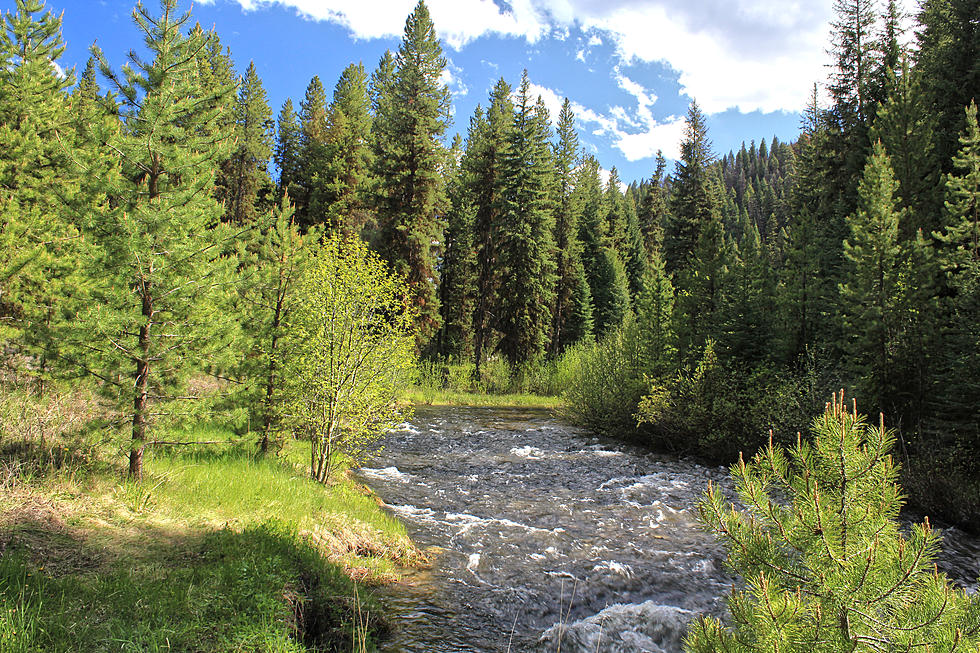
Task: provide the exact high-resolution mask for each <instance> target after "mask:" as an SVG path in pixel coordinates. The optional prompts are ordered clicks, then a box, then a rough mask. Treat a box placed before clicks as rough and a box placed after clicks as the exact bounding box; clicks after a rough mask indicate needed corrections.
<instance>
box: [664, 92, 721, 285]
mask: <svg viewBox="0 0 980 653" xmlns="http://www.w3.org/2000/svg"><path fill="white" fill-rule="evenodd" d="M713 161H714V155H713V154H712V153H711V141H710V140H708V128H707V125H706V124H705V117H704V114H703V113H701V109H700V108H699V107H698V105H697V103H696V102H691V106H690V108H689V109H688V112H687V125H686V126H685V128H684V141H683V142H682V143H681V160H680V161H678V162H677V170H676V171H675V172H674V183H673V187H672V190H673V196H672V197H671V202H670V221H669V222H668V224H667V229H666V231H665V234H664V263H665V264H666V266H667V271H668V272H671V273H673V272H675V271H677V270H680V269H683V268H685V267H687V265H688V263H689V262H690V260H691V257H692V255H693V253H694V248H695V246H696V245H697V242H698V236H699V234H700V233H701V230H702V228H703V226H704V225H705V224H706V223H707V222H708V220H709V219H710V217H711V215H712V213H713V212H714V211H715V210H716V209H715V203H714V202H715V198H714V197H713V196H712V193H711V190H710V181H709V174H710V173H709V166H710V165H711V163H712V162H713Z"/></svg>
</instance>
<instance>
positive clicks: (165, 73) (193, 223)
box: [75, 0, 234, 478]
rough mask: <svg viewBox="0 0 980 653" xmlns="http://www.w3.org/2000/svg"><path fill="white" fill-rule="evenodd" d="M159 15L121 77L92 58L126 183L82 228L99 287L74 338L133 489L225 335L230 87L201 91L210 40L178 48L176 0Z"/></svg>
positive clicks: (195, 39)
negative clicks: (109, 405)
mask: <svg viewBox="0 0 980 653" xmlns="http://www.w3.org/2000/svg"><path fill="white" fill-rule="evenodd" d="M160 5H161V7H160V11H161V15H160V16H159V17H154V16H152V15H151V14H150V13H149V12H148V11H147V10H146V9H145V8H144V7H143V6H142V5H138V6H137V8H136V9H135V10H134V12H133V17H134V20H135V22H136V25H137V27H138V28H139V29H140V30H141V31H142V32H143V34H144V35H145V42H146V46H147V49H148V50H149V51H150V53H151V54H152V58H150V59H148V60H143V59H140V58H137V57H136V56H135V55H133V56H132V57H131V62H130V66H129V67H127V68H125V69H124V72H125V76H124V77H120V76H119V75H118V74H117V73H115V72H114V71H113V70H112V69H111V68H110V66H109V65H108V63H107V62H106V59H105V56H104V55H103V54H102V53H101V51H98V50H96V56H97V58H98V60H99V63H100V67H101V69H102V73H103V74H104V75H105V76H106V77H108V78H109V80H110V81H111V82H112V84H113V85H114V86H115V88H116V89H117V90H118V92H119V96H120V98H121V100H122V112H123V116H124V119H125V129H124V130H123V131H122V133H120V134H119V136H118V138H117V139H116V141H115V142H114V143H112V151H114V152H116V153H118V157H119V159H120V162H121V164H122V166H123V171H124V174H123V176H122V178H121V179H120V180H119V181H118V182H117V183H116V184H115V186H114V187H112V188H110V194H111V196H112V205H111V208H110V210H108V211H107V212H106V214H105V215H101V216H97V217H96V219H94V220H93V221H92V222H91V223H90V224H88V225H87V226H86V231H87V236H88V237H89V238H91V240H92V242H93V243H94V244H95V245H96V246H97V253H96V255H95V256H94V258H93V259H92V260H90V261H86V264H88V265H91V269H92V271H93V273H94V274H97V277H96V278H97V279H98V280H99V287H98V288H96V289H95V290H93V293H92V294H93V301H92V302H91V304H90V306H89V309H88V310H87V311H86V312H85V313H83V314H81V315H79V319H78V323H77V325H76V326H77V327H78V330H77V332H76V333H75V336H76V340H75V342H76V343H78V344H79V345H80V346H79V347H78V348H77V349H76V354H77V355H78V362H79V363H80V364H81V365H82V366H83V367H84V369H86V370H88V371H90V372H92V373H93V374H95V375H96V376H97V377H98V378H99V379H101V380H102V382H103V387H104V389H105V391H106V392H108V393H110V395H111V396H112V397H113V398H115V399H116V401H117V405H118V409H119V410H120V412H122V413H123V414H128V415H130V417H131V421H132V444H131V447H130V457H129V473H130V476H132V477H134V478H140V477H141V475H142V462H143V450H144V446H145V443H146V440H147V436H148V427H150V426H152V424H154V423H156V422H161V421H164V420H165V419H166V416H168V415H169V416H176V415H177V407H178V405H179V404H181V403H182V399H181V398H182V397H186V392H185V391H183V390H182V387H183V385H184V382H185V381H186V378H187V374H188V373H189V372H192V371H198V370H202V369H205V368H206V367H207V365H208V362H209V361H211V360H214V357H216V356H217V355H218V354H219V353H223V352H227V350H228V348H227V342H228V336H227V334H228V331H229V327H230V325H229V320H228V317H227V311H225V310H223V309H224V307H223V306H222V304H223V303H224V302H223V301H222V296H223V289H224V288H226V287H227V286H228V285H229V280H228V276H229V275H230V273H231V268H232V267H233V266H232V263H233V260H232V259H230V258H228V257H225V256H222V252H223V251H224V250H225V249H226V248H223V247H221V242H220V241H219V239H220V238H221V237H222V234H223V228H222V225H221V223H220V217H221V214H222V210H221V207H220V205H219V204H218V203H217V202H215V201H214V200H213V199H212V198H211V196H210V190H211V188H212V186H213V183H214V176H215V170H216V168H217V165H218V164H219V162H220V161H222V160H223V159H224V158H225V156H226V152H227V149H228V145H227V144H228V143H229V141H230V139H231V133H230V129H229V131H228V132H226V133H223V134H222V133H220V132H218V131H217V129H218V126H219V125H221V124H227V125H228V126H229V127H230V122H226V120H225V116H223V115H222V108H223V107H225V106H227V98H229V97H230V96H231V94H232V91H233V88H234V87H233V86H232V85H227V86H218V87H214V86H211V85H209V86H208V87H204V86H202V82H203V81H204V79H203V78H202V73H201V71H202V68H201V66H200V64H199V61H198V59H197V56H199V54H200V53H201V52H206V46H207V39H208V38H210V37H209V36H207V35H205V34H203V33H199V32H192V33H191V34H190V35H189V36H184V35H183V34H184V30H185V27H186V25H187V22H188V20H189V18H190V16H189V14H180V13H179V12H178V10H177V2H176V0H161V3H160ZM216 138H217V139H218V140H217V142H216V140H215V139H216ZM96 271H97V272H96Z"/></svg>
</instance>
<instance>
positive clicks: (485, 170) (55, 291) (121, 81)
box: [0, 0, 980, 525]
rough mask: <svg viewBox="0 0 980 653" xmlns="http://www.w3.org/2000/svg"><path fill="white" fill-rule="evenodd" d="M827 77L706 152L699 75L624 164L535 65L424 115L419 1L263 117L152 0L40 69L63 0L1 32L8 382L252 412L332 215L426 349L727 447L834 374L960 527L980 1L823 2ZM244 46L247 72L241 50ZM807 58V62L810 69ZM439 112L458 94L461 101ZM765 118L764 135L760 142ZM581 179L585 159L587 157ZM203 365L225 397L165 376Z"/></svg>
mask: <svg viewBox="0 0 980 653" xmlns="http://www.w3.org/2000/svg"><path fill="white" fill-rule="evenodd" d="M835 13H836V22H835V23H834V27H833V33H832V35H831V42H830V44H829V51H830V53H831V55H832V58H833V67H832V70H831V74H830V82H829V84H828V86H827V87H826V88H821V87H819V86H817V85H815V87H814V93H813V101H812V103H811V106H810V107H809V108H808V109H807V111H806V113H805V114H804V115H803V116H802V118H801V133H800V137H799V139H798V141H796V142H795V143H784V142H780V141H779V140H777V139H775V138H769V137H766V135H764V134H758V135H752V134H747V135H746V140H747V141H748V145H743V147H742V148H741V149H740V150H739V151H738V152H731V153H728V154H722V153H719V152H716V151H715V150H714V149H713V147H712V143H711V138H710V134H709V133H708V130H707V126H706V118H705V115H704V114H703V113H702V111H701V110H700V109H699V107H698V105H697V103H696V102H693V101H692V102H691V104H690V108H689V111H688V114H687V125H686V131H685V134H684V140H683V142H682V144H681V156H680V160H678V161H676V162H674V163H668V162H667V161H666V160H665V159H664V158H663V157H662V156H661V157H659V158H658V162H657V165H656V166H655V168H654V169H653V170H651V171H650V176H649V177H648V178H646V179H643V180H636V181H631V180H621V179H620V178H619V175H618V173H617V171H616V169H615V168H613V169H612V170H611V171H609V172H608V176H606V173H605V172H604V171H603V168H602V165H601V162H599V161H597V160H596V159H595V158H594V157H592V156H591V155H588V154H586V153H585V152H584V150H583V148H582V147H581V146H580V144H579V141H578V137H577V133H576V124H575V116H574V114H573V110H572V104H571V102H569V101H568V100H566V101H565V104H564V106H563V107H562V109H561V112H560V113H559V114H558V115H557V116H552V115H549V112H548V110H547V108H546V107H545V104H544V102H543V100H542V99H541V98H539V97H537V96H535V95H534V94H533V93H532V92H531V83H530V78H531V77H533V71H530V72H525V74H524V76H523V77H522V78H521V79H515V80H506V79H500V80H499V81H498V82H497V83H496V85H495V86H494V87H493V88H492V89H490V91H489V94H488V96H487V98H486V102H485V104H484V105H482V106H480V107H478V108H477V110H476V112H475V113H474V114H473V115H472V116H471V117H469V121H468V123H467V124H466V125H465V128H464V126H463V125H460V127H461V128H462V131H464V132H465V138H461V137H457V138H455V139H453V140H452V142H451V143H450V142H447V141H448V138H447V129H448V127H449V124H450V115H451V103H450V94H449V92H448V90H447V89H446V86H445V84H444V83H443V81H442V80H443V72H444V70H445V69H446V65H447V64H446V60H445V58H444V56H443V54H442V48H441V45H440V42H439V39H438V38H437V36H436V32H435V28H434V26H433V24H432V21H431V19H430V17H429V13H428V10H427V8H426V6H425V4H424V3H423V2H419V4H418V5H417V6H416V8H415V10H414V11H413V12H412V14H411V15H410V16H409V17H408V20H407V22H406V23H405V31H404V37H403V40H402V42H401V45H400V46H399V48H398V49H397V51H393V52H386V53H385V55H384V56H383V57H382V58H381V60H380V61H379V62H377V63H376V65H373V67H372V65H371V64H372V63H373V62H368V63H367V64H365V63H363V62H356V63H351V65H350V66H349V67H348V68H347V69H346V70H344V71H343V74H342V75H341V76H340V78H339V79H338V80H336V82H335V83H333V84H332V91H331V90H330V88H331V81H332V80H321V79H320V78H319V77H314V78H313V79H312V80H310V82H309V85H308V87H307V88H306V89H305V93H304V92H302V89H296V95H295V97H296V101H295V102H294V101H292V100H290V101H287V102H286V103H285V104H284V105H283V106H282V107H281V109H280V110H279V111H278V118H276V119H273V115H274V110H273V109H272V108H271V107H270V106H269V105H268V102H267V99H266V93H265V91H264V90H263V84H262V80H261V79H260V78H259V76H258V74H257V72H256V68H255V66H254V65H252V64H249V65H245V62H236V61H235V60H234V59H233V53H231V52H229V51H228V50H227V49H226V48H225V47H224V46H223V45H222V44H221V40H220V35H219V34H217V33H214V32H213V31H207V30H205V29H203V28H202V27H200V26H196V25H193V23H192V21H191V19H190V18H188V17H187V16H185V15H183V14H182V13H181V10H180V9H179V8H178V7H177V4H176V2H175V1H174V0H164V2H162V3H161V11H160V12H154V11H148V10H146V9H144V8H142V7H140V8H138V10H137V12H136V17H137V21H138V24H139V27H140V28H141V30H142V31H143V32H144V33H145V34H146V36H147V40H146V47H147V51H146V52H145V53H144V54H142V55H138V56H137V55H133V56H132V57H131V61H130V63H129V65H128V67H126V68H123V69H121V70H120V69H117V68H114V67H113V66H112V65H111V64H110V63H109V60H110V58H109V57H107V56H106V55H105V54H104V53H102V52H101V51H100V50H99V49H98V48H97V47H93V50H92V59H91V60H90V61H89V63H88V64H87V65H86V66H85V67H84V69H83V70H82V71H80V72H77V71H75V72H72V71H69V72H68V73H66V74H61V72H60V68H56V67H55V66H54V65H53V64H55V63H57V62H58V60H59V57H60V56H61V54H62V52H63V49H64V45H63V43H62V41H61V36H60V30H61V25H60V19H59V18H58V17H57V16H56V14H54V13H52V11H51V10H49V9H48V8H47V7H45V4H44V3H43V2H40V1H39V0H17V3H16V8H15V9H14V10H13V11H10V12H8V14H7V16H6V27H5V29H4V31H3V35H2V40H0V52H2V57H3V61H4V65H3V66H2V67H0V142H2V143H3V148H2V154H0V242H2V248H0V338H2V339H3V350H2V353H3V363H4V369H5V372H4V373H5V375H7V377H8V378H17V379H26V380H29V382H30V383H32V384H34V385H35V386H36V387H37V388H38V389H39V391H42V392H43V390H44V388H46V387H48V386H49V384H51V383H55V382H61V381H63V380H64V379H77V378H80V377H87V378H89V379H93V380H94V381H95V382H96V383H97V385H98V387H99V389H100V390H101V392H102V393H103V394H104V395H106V396H107V397H110V398H111V400H112V402H113V403H112V405H113V407H114V410H115V411H116V413H115V414H116V416H117V419H118V423H119V424H126V425H127V428H128V427H131V428H132V438H133V445H132V447H131V453H130V470H131V473H132V474H133V475H134V476H138V475H139V473H140V465H141V456H142V451H143V443H144V442H146V441H147V439H148V438H150V435H149V434H148V429H150V430H152V429H153V428H154V427H155V426H158V425H160V424H163V423H166V422H167V421H168V420H169V421H171V422H172V421H175V420H180V419H183V418H184V417H185V416H186V415H188V414H191V413H192V412H194V411H197V413H198V414H200V413H201V412H202V411H205V410H209V409H221V410H226V411H232V412H234V411H237V413H238V414H239V415H241V416H242V419H248V420H249V423H251V424H264V428H265V430H266V432H267V433H268V432H271V431H273V430H274V429H275V428H276V425H275V423H274V422H275V420H274V418H273V414H274V412H275V411H274V406H275V405H276V402H277V401H278V392H279V386H280V385H281V379H280V378H279V374H278V370H277V361H279V360H280V358H281V352H277V351H276V349H277V347H279V346H280V344H281V342H282V341H281V336H282V328H283V319H284V316H285V315H286V313H287V312H288V310H289V308H290V305H291V301H292V297H293V290H292V286H293V285H294V284H293V280H294V278H295V276H296V271H297V270H299V269H301V268H302V267H303V265H304V261H305V260H306V259H307V258H308V256H309V250H310V249H311V247H310V244H311V243H316V242H318V241H319V240H320V239H321V238H322V237H323V236H324V235H330V234H335V233H336V234H341V235H344V236H353V237H360V238H361V239H363V240H364V241H365V242H366V243H368V245H369V246H370V248H371V250H373V251H374V252H375V253H377V254H378V255H379V256H380V257H381V258H382V259H383V260H384V261H386V262H387V265H388V266H389V269H390V270H391V271H393V272H395V273H396V274H398V275H401V276H402V277H403V278H404V279H406V280H407V286H408V288H409V291H408V300H407V305H408V308H409V309H410V311H411V312H412V314H413V315H414V316H415V328H414V333H415V337H416V348H417V351H418V353H420V354H421V355H423V356H425V357H427V358H429V359H430V360H434V361H441V362H442V363H444V364H446V365H450V364H451V365H455V366H462V367H463V368H465V369H467V370H469V371H471V372H472V374H473V376H474V379H475V382H478V381H479V380H480V379H481V377H482V376H483V375H484V374H485V373H486V369H487V366H488V364H491V363H492V364H493V365H495V366H497V367H500V366H505V367H506V368H507V369H508V370H509V372H510V373H511V374H513V375H514V376H515V377H519V378H533V377H534V375H535V374H536V373H538V371H539V370H540V369H542V366H544V365H545V364H546V363H547V362H548V361H555V360H557V359H559V358H561V359H562V360H564V361H565V363H566V368H567V369H571V370H572V372H571V382H570V384H569V386H568V387H567V388H565V389H566V390H567V391H568V393H569V401H568V404H569V406H570V411H571V412H572V414H573V415H574V416H575V417H577V418H578V419H580V420H581V421H583V422H585V423H586V424H588V425H590V426H592V427H594V428H597V429H600V430H605V431H607V432H610V433H613V434H616V435H619V436H629V437H635V438H638V439H640V440H641V441H643V442H646V443H648V444H650V445H651V446H654V447H656V448H662V449H668V450H671V451H676V452H681V453H695V454H698V455H702V456H709V457H712V458H715V459H717V460H730V459H732V458H733V457H734V456H735V455H736V454H737V452H738V451H740V450H743V449H747V450H753V449H754V448H756V447H757V446H758V445H759V444H760V443H761V442H763V441H764V438H765V437H766V436H765V434H766V433H767V432H768V431H769V430H770V429H774V430H775V433H776V437H777V439H778V438H786V439H793V440H794V441H795V437H796V432H797V430H798V429H799V428H801V427H802V425H805V424H807V423H809V422H810V419H811V417H813V416H814V415H816V414H817V413H818V412H819V410H820V409H821V407H822V405H823V404H822V400H821V399H818V398H823V397H825V396H827V395H828V394H829V392H830V390H831V389H835V388H839V387H845V388H848V392H849V393H851V394H853V395H855V396H856V397H857V400H858V403H859V405H861V406H863V410H864V411H865V412H869V413H877V412H878V411H881V412H884V413H885V416H886V421H887V422H888V423H889V424H890V425H893V426H895V427H896V428H898V429H899V431H900V433H901V439H900V448H899V451H900V455H901V457H902V466H903V469H904V473H905V482H906V487H907V489H908V491H909V492H910V493H911V494H912V497H913V500H914V501H915V502H917V503H919V504H920V505H923V506H927V507H930V509H932V510H941V511H943V512H944V513H945V514H946V515H948V516H950V517H952V518H954V519H957V520H959V521H961V522H970V523H973V524H974V525H978V524H980V521H978V520H980V501H978V497H980V485H978V481H977V479H978V478H980V467H978V465H980V462H978V461H980V428H978V419H977V417H978V413H977V406H980V376H978V373H977V369H978V364H980V360H978V356H980V208H978V199H980V128H978V125H977V110H976V104H975V98H976V95H977V93H978V91H980V66H978V61H980V52H978V51H977V48H978V47H980V45H978V43H980V40H978V35H977V30H978V21H980V4H978V3H977V2H975V1H973V0H926V1H925V2H924V3H923V4H922V8H921V12H920V13H919V15H918V16H915V17H914V18H913V20H912V21H911V24H912V30H913V32H912V33H903V26H904V25H907V24H908V23H909V21H907V20H905V19H904V17H903V16H901V15H900V13H899V9H898V5H897V4H896V3H895V2H894V1H890V2H888V3H886V4H885V5H883V6H881V7H878V5H877V4H876V3H873V2H871V0H836V2H835ZM242 69H244V71H243V70H242ZM815 81H816V80H815ZM457 120H459V117H457ZM755 139H758V140H755ZM604 179H605V181H603V180H604ZM202 374H206V375H208V376H209V377H210V378H212V379H218V380H219V381H220V383H222V384H224V385H223V386H222V387H224V388H231V389H232V390H233V391H228V392H223V393H217V394H208V395H207V396H208V397H210V398H211V399H210V400H209V401H192V399H196V398H200V397H201V396H203V395H202V393H200V392H198V390H197V389H195V388H192V387H189V386H188V383H189V382H190V381H192V380H196V382H197V383H200V378H201V376H202Z"/></svg>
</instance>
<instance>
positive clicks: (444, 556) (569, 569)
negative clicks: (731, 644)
mask: <svg viewBox="0 0 980 653" xmlns="http://www.w3.org/2000/svg"><path fill="white" fill-rule="evenodd" d="M383 445H384V449H383V451H382V453H381V454H380V455H378V456H377V457H376V458H374V459H373V460H371V461H369V463H368V464H367V465H365V466H364V467H363V468H362V469H361V470H359V471H357V472H356V474H357V476H358V477H359V478H360V479H361V480H362V481H363V482H365V483H366V484H367V485H369V486H371V487H372V488H373V489H374V491H375V492H376V493H377V494H378V496H380V497H381V498H382V499H383V500H384V502H385V504H386V506H387V509H388V510H389V511H391V513H392V514H394V515H396V516H398V517H399V518H400V519H401V520H402V521H404V523H405V524H406V526H407V528H408V532H409V534H410V536H411V537H412V538H413V540H415V541H416V542H417V543H418V544H419V545H420V546H424V547H426V550H428V551H431V552H432V558H433V563H432V566H431V568H428V569H426V570H425V571H423V572H420V573H415V574H410V575H408V576H406V577H405V578H404V579H403V581H402V582H398V583H395V584H392V585H390V586H388V587H386V588H384V590H383V591H381V592H380V594H379V600H380V601H381V603H382V605H383V606H384V607H385V609H386V611H387V612H388V613H389V614H391V615H392V623H393V625H394V628H393V630H392V633H391V635H390V638H389V639H387V640H386V641H385V642H383V643H382V649H381V650H383V651H391V652H395V651H406V652H412V651H419V652H421V651H427V652H434V653H450V652H455V651H476V652H481V653H489V652H497V651H508V650H509V651H550V652H553V651H556V650H559V647H560V650H561V651H568V652H583V653H584V652H586V651H588V652H589V653H594V652H595V651H600V652H604V653H620V652H622V653H625V652H628V651H633V652H635V651H654V652H661V651H663V652H674V651H680V650H681V644H680V642H681V641H682V639H683V637H684V634H685V633H686V628H687V623H688V622H689V621H690V620H692V619H693V618H694V617H696V616H697V615H698V614H704V613H708V614H716V615H717V614H721V612H722V611H723V610H724V605H723V600H724V596H725V595H726V594H727V592H728V589H729V587H730V586H731V584H732V583H733V582H734V579H733V578H732V577H731V576H730V575H729V574H728V573H727V571H726V569H725V567H724V564H723V561H724V558H725V555H726V554H725V551H724V550H723V549H722V548H721V547H720V546H719V545H718V544H717V543H716V542H715V540H714V538H713V537H711V536H710V535H708V534H707V533H705V532H704V531H703V530H702V529H701V527H700V525H699V523H698V520H697V518H696V517H695V514H694V511H693V507H694V505H695V503H696V501H697V499H698V498H699V497H700V496H701V494H702V492H703V491H704V489H705V488H706V486H707V484H708V482H709V481H711V482H713V483H715V484H717V485H718V486H719V487H722V488H728V491H730V481H729V474H728V470H727V469H726V468H724V467H717V466H708V465H704V464H701V463H698V462H696V461H693V460H690V459H683V458H677V457H672V456H666V455H656V454H652V453H650V452H648V451H645V450H643V449H642V448H640V447H637V446H633V445H630V444H627V443H623V442H620V441H614V440H611V439H608V438H603V437H597V436H595V435H593V434H591V433H589V432H587V431H585V430H583V429H579V428H575V427H572V426H570V425H568V424H567V423H565V422H563V421H562V420H561V419H560V418H558V417H556V416H555V415H554V412H553V411H550V410H546V409H538V410H534V409H520V408H492V407H460V406H450V407H419V408H418V409H417V411H416V415H415V417H414V418H413V419H412V420H410V421H409V422H407V423H405V424H403V425H402V427H401V428H400V429H399V430H398V431H396V432H393V433H391V434H390V435H389V436H388V437H387V438H386V439H385V440H384V441H383ZM944 539H945V542H944V549H945V550H944V552H943V553H942V554H941V555H940V556H939V558H938V560H937V562H938V563H939V567H940V569H941V570H943V571H946V572H947V573H948V574H949V575H950V576H951V577H952V578H953V579H955V580H956V582H958V583H960V584H961V585H962V586H965V587H969V588H972V589H974V590H975V589H976V578H977V574H978V565H980V539H977V538H975V537H972V536H969V535H968V534H966V533H963V532H961V531H958V530H956V529H952V528H951V529H947V530H946V531H945V532H944Z"/></svg>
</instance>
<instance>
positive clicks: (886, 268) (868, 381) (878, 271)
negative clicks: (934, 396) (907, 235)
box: [841, 142, 902, 408]
mask: <svg viewBox="0 0 980 653" xmlns="http://www.w3.org/2000/svg"><path fill="white" fill-rule="evenodd" d="M897 190H898V182H897V181H895V177H894V175H893V173H892V170H891V165H890V163H889V159H888V155H887V154H886V153H885V149H884V147H883V146H882V145H881V143H880V142H879V143H875V146H874V150H873V152H872V156H871V158H869V159H868V165H867V166H866V168H865V173H864V179H862V180H861V186H860V188H859V191H858V194H859V198H860V200H859V204H858V210H857V212H856V213H855V214H854V215H852V216H850V218H849V220H848V222H849V223H850V227H851V236H850V237H849V238H848V239H847V240H846V241H845V242H844V255H845V256H846V257H847V260H848V262H849V263H850V266H851V270H850V274H849V275H848V277H847V281H846V283H844V284H842V286H841V299H842V301H843V308H844V333H846V334H848V338H849V343H848V344H849V349H850V353H851V356H850V357H849V363H850V365H851V369H852V371H853V372H855V373H857V374H858V375H859V376H860V377H862V378H863V379H864V383H865V386H864V388H862V389H863V390H864V392H865V396H867V397H868V398H869V400H870V401H873V402H874V405H875V406H877V407H879V408H884V407H885V406H886V405H889V404H890V403H891V400H892V399H893V397H894V384H895V379H894V378H893V377H892V369H893V363H894V360H895V345H896V343H897V341H898V333H899V328H900V324H901V317H900V309H901V305H902V302H901V300H900V297H899V293H900V291H901V289H900V286H899V279H900V275H901V265H902V257H901V248H900V246H899V243H898V226H899V223H900V221H901V218H902V211H901V209H899V208H898V202H897V199H896V197H895V192H896V191H897ZM889 407H891V406H890V405H889Z"/></svg>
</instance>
